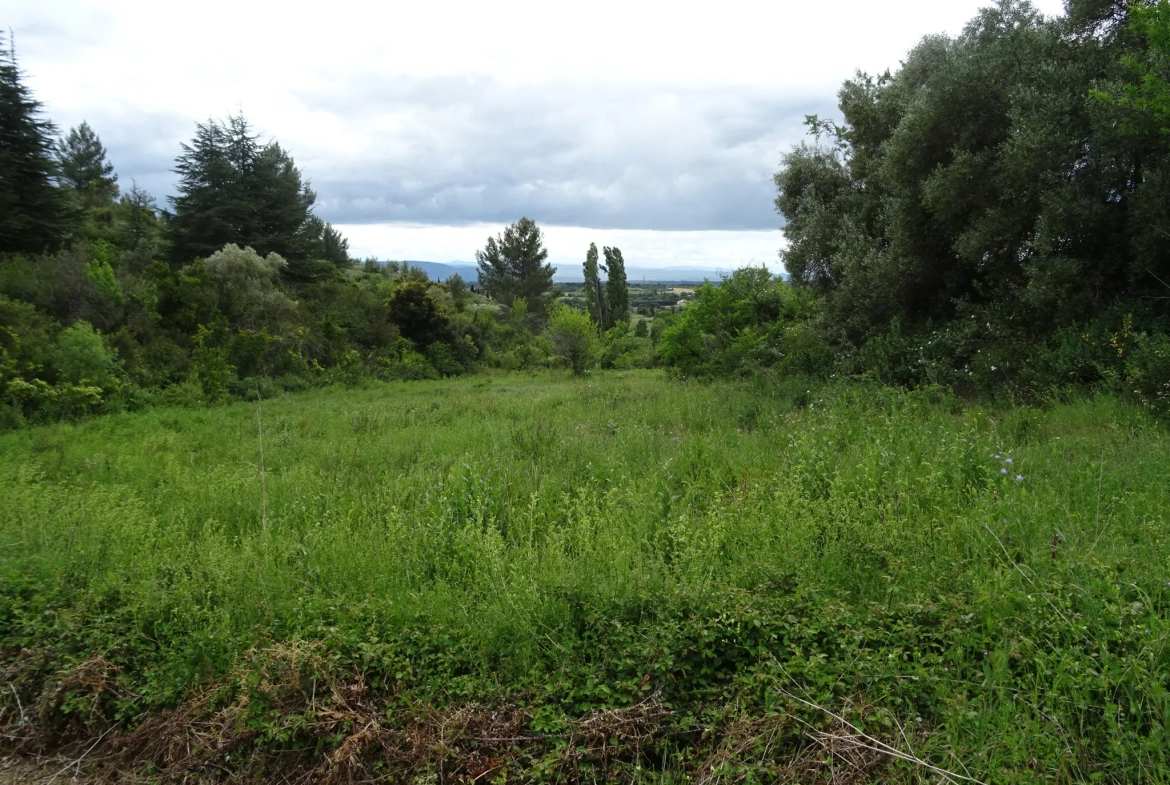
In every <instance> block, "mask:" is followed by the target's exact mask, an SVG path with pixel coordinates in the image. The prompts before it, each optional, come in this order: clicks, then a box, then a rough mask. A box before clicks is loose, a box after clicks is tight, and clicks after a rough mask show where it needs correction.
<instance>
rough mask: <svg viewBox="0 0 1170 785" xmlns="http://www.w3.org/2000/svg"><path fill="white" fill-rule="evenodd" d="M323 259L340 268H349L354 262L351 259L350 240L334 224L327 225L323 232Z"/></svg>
mask: <svg viewBox="0 0 1170 785" xmlns="http://www.w3.org/2000/svg"><path fill="white" fill-rule="evenodd" d="M321 242H322V245H323V248H322V257H323V258H324V259H325V260H326V261H328V262H333V264H335V265H336V266H337V267H339V268H346V267H349V266H350V265H351V264H352V262H351V261H350V258H349V240H347V239H345V237H344V236H342V234H341V232H339V231H337V230H336V229H334V228H333V225H332V224H328V223H327V224H325V228H324V230H323V231H322V232H321Z"/></svg>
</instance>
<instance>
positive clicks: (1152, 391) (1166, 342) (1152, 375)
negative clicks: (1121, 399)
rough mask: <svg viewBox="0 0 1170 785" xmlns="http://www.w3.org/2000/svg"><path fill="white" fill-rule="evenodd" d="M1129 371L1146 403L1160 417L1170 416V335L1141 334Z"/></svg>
mask: <svg viewBox="0 0 1170 785" xmlns="http://www.w3.org/2000/svg"><path fill="white" fill-rule="evenodd" d="M1125 373H1126V377H1127V382H1128V384H1129V385H1130V386H1131V387H1132V389H1133V394H1134V395H1136V396H1137V398H1138V400H1139V401H1141V403H1142V405H1143V406H1145V407H1147V408H1149V409H1150V410H1151V411H1153V412H1154V413H1155V414H1157V415H1159V416H1160V417H1167V416H1170V335H1166V334H1154V335H1148V334H1146V333H1141V334H1139V335H1137V336H1136V338H1135V340H1134V346H1133V349H1132V350H1131V351H1130V353H1129V358H1128V360H1127V361H1126V364H1125Z"/></svg>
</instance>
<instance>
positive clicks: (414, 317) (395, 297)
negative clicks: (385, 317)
mask: <svg viewBox="0 0 1170 785" xmlns="http://www.w3.org/2000/svg"><path fill="white" fill-rule="evenodd" d="M429 289H430V284H429V283H428V282H427V281H403V282H400V283H398V284H397V285H396V286H395V287H394V291H393V292H391V294H390V299H389V301H388V303H387V305H388V306H389V309H390V319H391V321H393V322H394V324H396V325H397V326H398V329H399V330H400V331H401V332H402V334H403V335H404V336H405V337H407V338H409V339H410V340H411V341H414V343H415V344H416V345H418V346H420V347H425V346H427V345H429V344H432V343H434V342H435V341H439V340H442V339H443V338H445V337H446V336H447V334H448V332H449V327H450V323H449V321H448V319H447V315H446V314H444V313H443V311H442V309H441V308H439V305H438V303H436V302H435V300H434V298H433V297H431V296H430V293H429V291H428V290H429Z"/></svg>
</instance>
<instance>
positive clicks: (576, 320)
mask: <svg viewBox="0 0 1170 785" xmlns="http://www.w3.org/2000/svg"><path fill="white" fill-rule="evenodd" d="M615 329H617V328H615ZM548 337H549V340H550V341H551V342H552V346H553V351H555V352H556V355H557V357H558V358H560V361H561V362H562V363H563V364H564V365H565V367H567V368H570V369H572V371H573V373H574V374H575V375H577V376H581V375H583V374H584V373H585V370H586V369H587V368H588V367H589V366H590V365H592V363H593V360H594V355H595V354H596V351H597V327H596V326H595V325H594V324H593V321H592V320H591V319H590V318H589V315H588V314H587V313H585V312H584V311H578V310H577V309H575V308H570V307H569V306H567V305H557V306H554V307H553V309H552V311H551V312H550V313H549V319H548Z"/></svg>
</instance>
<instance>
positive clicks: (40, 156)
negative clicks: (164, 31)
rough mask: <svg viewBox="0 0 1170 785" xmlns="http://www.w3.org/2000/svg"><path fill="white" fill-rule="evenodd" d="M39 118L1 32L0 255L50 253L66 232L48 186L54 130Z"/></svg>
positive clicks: (63, 213)
mask: <svg viewBox="0 0 1170 785" xmlns="http://www.w3.org/2000/svg"><path fill="white" fill-rule="evenodd" d="M40 114H41V104H40V102H38V101H35V100H33V98H32V94H31V93H30V92H29V89H28V88H27V87H25V86H24V85H23V84H22V83H21V80H20V68H19V67H18V66H17V63H16V52H15V50H14V49H13V48H11V47H9V48H8V49H7V50H6V49H5V47H4V37H3V35H2V34H0V254H6V253H40V252H42V251H46V250H49V249H51V248H54V247H56V246H58V245H59V244H60V243H61V241H62V240H63V239H64V236H65V233H66V231H67V230H68V229H69V225H70V220H69V212H68V208H67V206H66V202H65V199H64V195H63V194H62V192H61V190H60V189H58V188H57V187H56V186H55V185H54V184H53V177H54V175H55V173H56V172H55V167H54V164H53V158H52V152H53V143H52V138H53V136H54V135H55V133H56V128H55V127H54V126H53V124H52V123H50V122H49V121H48V120H44V119H42V118H41V116H40Z"/></svg>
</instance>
